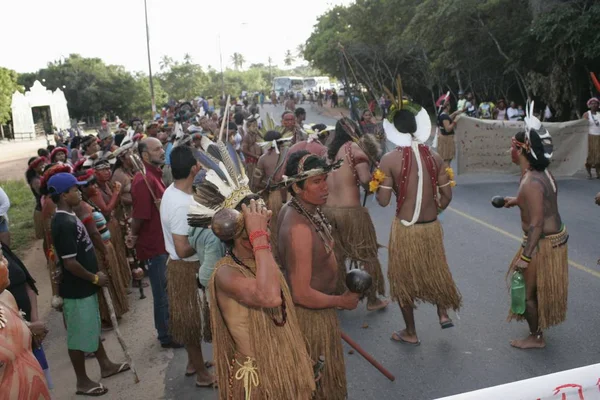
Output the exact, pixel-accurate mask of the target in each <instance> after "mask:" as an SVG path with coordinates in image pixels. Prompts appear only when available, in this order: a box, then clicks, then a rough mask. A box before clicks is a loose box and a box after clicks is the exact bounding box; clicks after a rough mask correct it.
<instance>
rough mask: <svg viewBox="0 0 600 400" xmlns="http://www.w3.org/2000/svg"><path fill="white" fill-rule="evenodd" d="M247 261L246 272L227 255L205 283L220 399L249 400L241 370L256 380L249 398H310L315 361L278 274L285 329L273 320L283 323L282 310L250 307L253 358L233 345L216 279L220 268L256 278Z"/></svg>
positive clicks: (252, 267) (288, 291) (263, 399)
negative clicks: (285, 309) (218, 299)
mask: <svg viewBox="0 0 600 400" xmlns="http://www.w3.org/2000/svg"><path fill="white" fill-rule="evenodd" d="M245 262H246V265H248V266H249V269H247V268H245V267H242V266H239V265H237V264H235V262H234V261H233V260H232V259H231V257H230V256H226V257H223V258H222V259H221V260H220V261H219V262H217V264H216V265H215V272H214V273H213V275H212V277H211V279H210V283H209V285H208V287H209V289H210V290H209V293H210V296H211V298H210V302H211V305H212V306H211V310H210V311H211V325H212V328H213V336H214V342H213V346H214V347H213V354H214V360H215V367H216V373H217V379H218V383H219V399H220V400H230V399H234V400H237V399H240V400H241V399H245V398H247V397H245V395H246V390H245V388H244V386H246V385H245V384H244V372H245V371H244V370H246V371H248V370H249V369H252V371H253V372H252V373H250V374H249V377H250V378H252V377H255V378H257V379H256V380H255V382H257V383H258V385H257V386H254V385H250V389H251V390H250V393H248V394H249V398H250V399H252V400H288V399H289V400H292V399H293V400H310V399H312V394H313V392H314V390H315V381H314V373H313V363H312V361H311V359H310V357H309V354H308V352H307V349H306V346H305V344H304V338H303V336H302V332H301V330H300V327H299V325H298V319H297V316H296V312H297V311H296V310H297V308H296V307H294V306H293V301H292V296H291V294H290V290H289V288H288V286H287V284H286V282H285V279H284V277H283V275H282V274H279V282H280V285H281V291H282V293H283V299H285V303H286V305H287V322H286V323H285V325H283V326H276V325H275V323H274V322H273V320H272V318H276V319H277V320H278V321H281V319H282V311H281V307H276V308H252V307H248V333H249V335H248V339H249V340H250V348H251V349H252V351H253V353H254V354H252V355H251V356H252V357H249V355H242V354H240V353H239V352H238V351H236V343H235V341H234V340H233V337H232V336H231V333H230V331H229V329H228V327H227V324H226V323H225V319H224V318H223V315H222V314H221V310H220V308H219V306H218V304H219V303H218V301H217V290H218V289H217V285H216V282H215V276H216V275H217V271H218V270H219V268H223V267H227V268H233V269H235V270H236V271H239V272H240V273H241V274H242V275H243V276H244V277H246V278H251V279H256V276H255V271H256V266H255V264H254V262H253V261H252V260H245ZM342 360H343V355H342ZM242 366H244V367H245V368H242Z"/></svg>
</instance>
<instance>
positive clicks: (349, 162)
mask: <svg viewBox="0 0 600 400" xmlns="http://www.w3.org/2000/svg"><path fill="white" fill-rule="evenodd" d="M359 138H360V139H359ZM354 140H356V142H355V141H354ZM379 151H380V148H379V143H377V140H376V139H375V138H374V137H373V136H371V135H368V134H362V132H361V131H360V129H359V127H358V126H357V125H356V123H355V122H354V121H352V120H351V119H349V118H342V119H341V120H339V121H338V122H337V124H336V127H335V137H334V138H333V141H332V142H331V143H330V144H329V149H328V153H327V155H328V157H329V159H330V160H331V161H334V162H335V161H338V160H344V164H343V165H342V166H341V168H340V169H339V171H336V173H335V174H330V175H329V177H328V178H327V184H328V185H329V187H330V188H331V191H330V194H329V197H328V198H327V206H326V207H324V208H323V212H324V213H325V215H326V216H327V218H328V219H329V221H330V222H331V225H332V232H333V237H334V238H335V258H336V260H337V262H338V268H339V272H338V290H339V292H340V293H343V292H344V291H346V290H347V288H346V283H345V282H346V260H348V259H349V260H350V262H351V268H352V267H354V268H359V264H361V265H360V267H362V268H363V269H364V270H365V271H367V272H368V273H369V275H371V277H372V278H373V286H372V287H371V289H369V291H368V292H367V293H366V295H367V309H368V310H369V311H372V310H381V309H383V308H385V307H386V306H387V305H388V303H389V301H387V300H386V301H382V300H381V299H379V298H377V295H378V294H379V295H381V296H383V295H385V288H384V285H385V279H384V277H383V272H382V271H381V264H380V263H379V256H378V254H377V251H378V249H379V245H378V244H377V234H376V233H375V225H373V221H372V220H371V216H370V215H369V210H368V209H367V208H366V207H361V204H360V187H361V186H362V187H363V188H364V189H365V190H368V188H369V182H370V181H371V169H370V164H371V163H372V162H375V160H377V159H378V157H379ZM367 153H368V154H367Z"/></svg>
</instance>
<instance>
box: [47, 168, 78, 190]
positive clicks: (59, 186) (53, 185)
mask: <svg viewBox="0 0 600 400" xmlns="http://www.w3.org/2000/svg"><path fill="white" fill-rule="evenodd" d="M86 184H87V181H83V182H78V181H77V179H76V178H75V177H74V176H73V175H71V174H69V173H66V172H61V173H59V174H56V175H53V176H52V177H51V178H50V180H49V181H48V190H49V191H50V194H63V193H67V192H68V191H69V190H70V189H71V188H72V187H73V186H83V185H86Z"/></svg>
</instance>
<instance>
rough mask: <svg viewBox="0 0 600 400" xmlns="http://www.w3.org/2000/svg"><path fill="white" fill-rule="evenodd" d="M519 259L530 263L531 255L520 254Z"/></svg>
mask: <svg viewBox="0 0 600 400" xmlns="http://www.w3.org/2000/svg"><path fill="white" fill-rule="evenodd" d="M521 260H523V261H525V262H526V263H530V262H531V257H527V256H526V255H524V254H521Z"/></svg>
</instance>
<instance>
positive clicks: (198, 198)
mask: <svg viewBox="0 0 600 400" xmlns="http://www.w3.org/2000/svg"><path fill="white" fill-rule="evenodd" d="M226 110H227V108H226ZM227 113H228V111H226V113H225V117H224V119H225V120H226V119H227ZM220 136H221V137H222V135H220ZM205 139H206V140H205ZM199 151H200V153H201V157H200V163H201V164H202V166H203V167H204V169H205V170H206V175H205V176H204V179H203V180H202V182H200V183H199V184H198V185H196V186H194V200H195V203H194V204H193V205H192V206H190V209H189V212H188V224H189V225H190V226H192V227H202V228H207V227H208V226H210V225H211V221H212V218H213V216H214V215H215V214H216V213H217V212H218V211H220V210H222V209H226V208H232V209H233V208H235V207H237V205H238V204H239V203H240V202H241V201H242V200H243V199H244V198H245V197H246V196H248V195H251V194H253V192H252V191H251V190H250V188H249V187H248V182H249V179H248V177H247V176H246V171H245V170H244V166H243V164H242V162H241V160H240V159H239V156H238V155H237V153H234V154H235V155H232V154H231V153H230V152H229V149H228V148H227V144H225V143H224V142H223V141H222V140H219V141H217V142H216V143H214V142H212V141H211V140H210V139H208V138H203V139H202V142H201V150H199ZM233 157H235V158H236V159H235V160H234V159H233Z"/></svg>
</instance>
